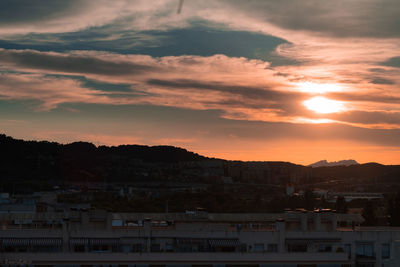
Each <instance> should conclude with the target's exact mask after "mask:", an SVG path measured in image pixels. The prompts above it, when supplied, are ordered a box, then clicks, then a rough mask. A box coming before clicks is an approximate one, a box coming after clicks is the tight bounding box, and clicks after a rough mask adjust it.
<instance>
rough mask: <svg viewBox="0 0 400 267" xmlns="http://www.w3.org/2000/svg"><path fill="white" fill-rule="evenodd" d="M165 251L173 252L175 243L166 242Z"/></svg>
mask: <svg viewBox="0 0 400 267" xmlns="http://www.w3.org/2000/svg"><path fill="white" fill-rule="evenodd" d="M165 251H166V252H173V251H174V244H171V243H167V244H165Z"/></svg>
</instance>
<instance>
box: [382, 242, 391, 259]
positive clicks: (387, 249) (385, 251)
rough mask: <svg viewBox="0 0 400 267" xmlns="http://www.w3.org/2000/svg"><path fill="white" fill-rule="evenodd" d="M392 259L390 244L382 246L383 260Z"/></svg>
mask: <svg viewBox="0 0 400 267" xmlns="http://www.w3.org/2000/svg"><path fill="white" fill-rule="evenodd" d="M389 258H390V244H387V243H386V244H382V259H389Z"/></svg>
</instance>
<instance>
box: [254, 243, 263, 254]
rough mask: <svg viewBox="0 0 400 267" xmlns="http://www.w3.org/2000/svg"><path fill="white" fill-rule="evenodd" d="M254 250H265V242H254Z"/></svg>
mask: <svg viewBox="0 0 400 267" xmlns="http://www.w3.org/2000/svg"><path fill="white" fill-rule="evenodd" d="M253 251H254V252H264V244H254V249H253Z"/></svg>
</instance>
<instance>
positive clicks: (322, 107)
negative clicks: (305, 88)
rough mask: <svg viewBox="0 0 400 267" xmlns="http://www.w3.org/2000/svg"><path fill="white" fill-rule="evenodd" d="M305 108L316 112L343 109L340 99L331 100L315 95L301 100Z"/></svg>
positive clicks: (333, 111) (330, 111)
mask: <svg viewBox="0 0 400 267" xmlns="http://www.w3.org/2000/svg"><path fill="white" fill-rule="evenodd" d="M303 104H304V106H306V108H307V109H309V110H312V111H314V112H317V113H322V114H327V113H335V112H339V111H342V110H344V109H345V107H344V105H343V104H342V102H340V101H336V100H331V99H328V98H325V97H323V96H316V97H313V98H311V99H309V100H306V101H304V102H303Z"/></svg>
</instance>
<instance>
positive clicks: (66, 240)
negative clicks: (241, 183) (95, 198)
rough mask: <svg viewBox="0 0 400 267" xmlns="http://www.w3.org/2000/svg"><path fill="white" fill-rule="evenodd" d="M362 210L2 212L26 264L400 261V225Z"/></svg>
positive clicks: (287, 266) (365, 266)
mask: <svg viewBox="0 0 400 267" xmlns="http://www.w3.org/2000/svg"><path fill="white" fill-rule="evenodd" d="M362 221H363V218H362V217H361V216H360V215H355V214H337V213H332V212H318V211H315V212H307V211H293V212H286V213H280V214H211V213H207V212H206V211H204V210H202V211H201V212H190V213H109V212H105V211H98V210H81V211H69V212H44V213H25V214H24V213H3V214H0V225H1V229H2V230H1V231H0V241H1V253H0V261H1V262H2V264H9V265H24V266H34V265H35V266H36V265H47V266H66V265H68V266H79V265H80V266H83V265H85V266H87V265H93V266H95V265H98V266H101V265H112V266H141V267H145V266H166V267H172V266H215V267H216V266H218V267H225V266H226V267H233V266H254V267H255V266H260V267H272V266H273V267H355V266H358V267H361V266H362V267H370V266H379V267H381V266H385V267H388V266H400V258H399V249H400V242H399V241H398V240H400V229H395V228H363V227H360V226H359V225H360V223H361V222H362Z"/></svg>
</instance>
